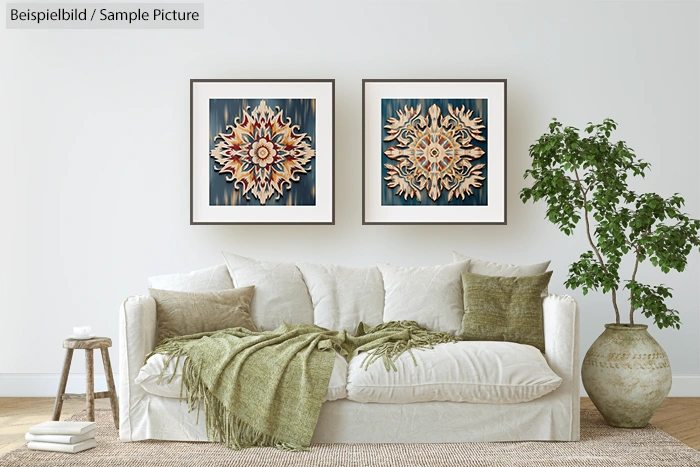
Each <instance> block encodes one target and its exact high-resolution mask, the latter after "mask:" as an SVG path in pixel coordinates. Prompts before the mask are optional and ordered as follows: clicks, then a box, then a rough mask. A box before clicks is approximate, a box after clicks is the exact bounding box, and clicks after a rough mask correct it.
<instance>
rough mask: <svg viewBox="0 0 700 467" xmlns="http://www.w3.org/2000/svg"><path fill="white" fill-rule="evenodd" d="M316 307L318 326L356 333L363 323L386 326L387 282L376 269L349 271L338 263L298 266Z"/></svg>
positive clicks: (315, 318)
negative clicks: (384, 317)
mask: <svg viewBox="0 0 700 467" xmlns="http://www.w3.org/2000/svg"><path fill="white" fill-rule="evenodd" d="M297 267H298V268H299V270H300V271H301V274H302V275H303V276H304V282H306V287H307V288H308V289H309V294H310V295H311V301H312V302H313V306H314V324H316V325H318V326H321V327H324V328H326V329H330V330H332V331H339V330H341V329H345V330H346V331H348V332H350V333H353V334H354V333H355V330H356V329H357V325H358V324H359V323H360V321H363V322H365V323H367V324H369V325H371V326H376V325H377V324H381V323H382V316H383V314H384V283H383V281H382V274H381V272H379V268H377V267H376V266H372V267H368V268H349V267H345V266H337V265H334V264H309V263H297Z"/></svg>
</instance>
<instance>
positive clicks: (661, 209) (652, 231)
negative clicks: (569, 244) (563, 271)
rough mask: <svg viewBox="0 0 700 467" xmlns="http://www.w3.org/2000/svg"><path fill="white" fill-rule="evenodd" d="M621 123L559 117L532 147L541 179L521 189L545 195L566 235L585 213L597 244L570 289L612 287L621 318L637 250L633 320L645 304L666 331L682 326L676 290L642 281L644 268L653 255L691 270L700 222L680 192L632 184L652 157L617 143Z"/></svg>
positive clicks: (550, 214) (524, 196)
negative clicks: (621, 296) (567, 121)
mask: <svg viewBox="0 0 700 467" xmlns="http://www.w3.org/2000/svg"><path fill="white" fill-rule="evenodd" d="M616 128H617V124H616V123H615V122H614V121H613V120H611V119H605V120H603V123H601V124H599V125H593V124H591V123H589V124H588V126H587V127H586V129H585V131H584V132H580V131H579V130H578V129H577V128H574V127H569V126H567V127H564V126H562V124H561V123H560V122H558V121H557V120H556V119H554V120H553V122H552V123H550V125H549V133H546V134H544V135H542V136H541V137H540V138H539V139H538V140H537V142H536V143H535V144H533V145H532V146H530V151H529V153H530V157H532V168H531V169H528V170H526V171H525V175H524V178H525V179H527V178H528V177H531V178H532V179H533V180H534V183H533V184H532V186H531V187H530V188H524V189H523V190H522V191H521V192H520V199H521V200H522V201H523V202H527V201H528V200H533V201H535V202H536V201H539V200H544V201H545V202H546V203H547V218H548V219H549V220H550V221H551V222H552V223H554V224H555V225H556V226H557V227H558V228H559V230H561V231H562V232H564V233H565V234H566V235H571V234H572V233H573V232H574V229H575V227H576V226H577V225H578V224H579V222H580V221H581V220H582V219H583V221H584V225H585V229H586V235H587V237H588V243H589V244H590V247H591V249H590V250H588V251H586V252H584V253H583V254H582V255H581V256H580V257H579V260H578V261H576V262H575V263H573V264H571V265H570V266H569V276H568V279H567V280H566V282H565V285H566V287H567V288H570V289H574V288H577V287H581V289H582V290H583V294H584V295H586V294H587V293H588V292H589V290H591V289H592V290H596V291H597V290H602V291H603V293H608V292H610V294H611V296H612V304H613V308H614V309H615V322H616V323H617V324H620V310H619V308H618V293H619V292H620V285H621V283H622V281H621V280H620V264H621V262H622V258H623V257H624V256H625V255H627V254H632V255H634V269H633V270H632V275H631V279H630V280H625V281H624V289H627V291H628V292H629V302H630V310H629V322H630V324H634V312H635V310H640V311H641V313H642V314H643V315H644V316H646V317H648V318H652V317H653V319H654V322H655V323H656V324H657V325H658V326H659V328H661V329H663V328H666V327H675V328H676V329H680V319H679V317H678V311H677V310H673V309H671V308H668V306H666V303H665V300H666V299H667V298H670V297H671V296H672V295H671V289H670V288H669V287H666V286H664V285H656V286H654V285H647V284H642V283H641V282H639V281H637V271H638V269H639V265H640V264H641V263H644V262H645V261H648V262H650V263H651V264H652V265H654V266H656V267H658V268H660V269H661V271H663V272H664V273H668V272H669V271H670V270H671V269H673V270H676V271H683V270H684V269H685V267H686V265H687V262H688V255H689V254H690V253H691V251H692V250H693V248H694V247H700V238H699V237H698V230H700V221H699V220H697V219H691V218H689V217H688V216H687V215H686V214H684V213H682V212H681V207H682V206H683V204H684V203H685V201H684V199H683V198H682V197H680V196H679V195H678V194H674V195H673V196H671V197H670V198H663V197H661V196H659V195H658V194H656V193H643V194H637V193H635V192H633V191H632V190H630V189H629V187H628V186H627V178H628V177H629V176H633V177H636V176H641V177H644V174H645V172H646V171H647V170H648V169H649V163H647V162H644V161H643V160H641V159H639V158H637V156H636V155H635V154H634V151H633V150H632V149H630V148H629V147H627V144H626V143H625V142H624V141H617V142H612V141H610V135H611V134H612V132H613V131H614V130H615V129H616ZM699 249H700V248H699Z"/></svg>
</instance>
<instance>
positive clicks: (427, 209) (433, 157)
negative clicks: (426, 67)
mask: <svg viewBox="0 0 700 467" xmlns="http://www.w3.org/2000/svg"><path fill="white" fill-rule="evenodd" d="M362 192H363V193H362V194H363V196H362V223H363V224H505V223H506V80H505V79H492V80H469V79H455V80H387V79H365V80H362Z"/></svg>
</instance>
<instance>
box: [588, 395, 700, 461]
mask: <svg viewBox="0 0 700 467" xmlns="http://www.w3.org/2000/svg"><path fill="white" fill-rule="evenodd" d="M581 408H582V409H595V406H594V405H593V403H592V402H591V400H590V399H588V398H587V397H582V398H581ZM650 423H651V424H652V425H654V426H655V427H657V428H661V429H662V430H663V431H665V432H666V433H668V434H669V435H671V436H673V437H674V438H676V439H679V440H681V441H683V442H684V443H685V444H687V445H688V446H690V447H691V448H693V449H695V450H698V451H700V397H669V398H668V399H666V400H665V401H664V403H663V404H661V407H659V410H658V411H657V412H656V413H655V414H654V416H653V417H651V421H650Z"/></svg>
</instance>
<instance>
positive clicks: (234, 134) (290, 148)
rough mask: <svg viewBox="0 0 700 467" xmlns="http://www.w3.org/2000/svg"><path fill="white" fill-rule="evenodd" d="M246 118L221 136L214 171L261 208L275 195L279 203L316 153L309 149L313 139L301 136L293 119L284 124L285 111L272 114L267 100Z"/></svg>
mask: <svg viewBox="0 0 700 467" xmlns="http://www.w3.org/2000/svg"><path fill="white" fill-rule="evenodd" d="M249 110H250V107H247V108H246V109H245V110H244V111H243V117H236V118H235V120H234V125H227V126H226V132H225V133H219V134H218V135H217V136H216V138H214V141H215V142H218V143H217V144H216V146H215V147H214V149H212V151H211V157H213V158H214V160H215V161H216V163H217V164H219V166H218V167H217V166H216V165H214V169H215V170H216V171H217V172H218V173H220V174H226V181H227V182H233V183H234V186H235V188H236V189H238V190H240V191H241V194H242V195H244V196H245V197H246V199H248V200H250V195H253V196H254V197H256V198H257V199H258V200H260V204H261V205H265V203H266V202H267V201H268V199H270V197H272V196H273V195H275V199H280V197H281V196H282V195H283V194H284V190H285V189H286V190H290V189H291V188H292V182H297V181H299V176H300V175H302V174H305V173H307V172H308V171H309V170H311V165H307V164H309V162H311V159H313V158H314V156H315V155H316V151H315V150H313V149H312V148H311V146H310V144H309V143H310V142H311V137H310V136H308V135H307V134H306V133H298V131H299V126H298V125H292V119H291V118H289V117H287V119H286V120H285V118H284V116H283V113H284V111H283V110H280V108H279V107H276V108H275V110H272V109H271V108H269V107H268V106H267V104H266V103H265V101H264V100H261V101H260V105H258V106H257V107H255V108H254V109H253V111H252V112H250V113H248V111H249Z"/></svg>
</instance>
